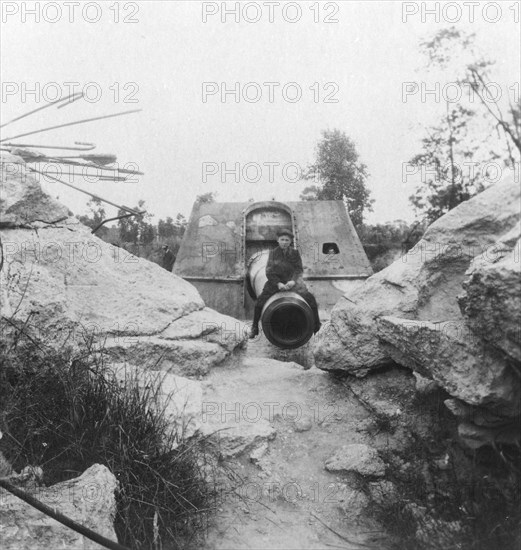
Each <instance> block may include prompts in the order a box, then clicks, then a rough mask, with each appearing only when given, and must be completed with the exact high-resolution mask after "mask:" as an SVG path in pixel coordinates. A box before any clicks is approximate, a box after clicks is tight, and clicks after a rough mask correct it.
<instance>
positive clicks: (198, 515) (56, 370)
mask: <svg viewBox="0 0 521 550" xmlns="http://www.w3.org/2000/svg"><path fill="white" fill-rule="evenodd" d="M10 325H11V326H12V325H14V323H13V321H12V320H10ZM2 328H3V329H5V327H2ZM20 328H21V330H22V331H24V332H23V333H22V332H18V333H17V334H16V337H14V338H7V339H4V341H3V343H2V344H1V345H0V363H1V365H2V366H1V368H0V402H1V403H2V405H1V411H0V412H1V419H2V422H1V424H2V425H1V429H2V432H3V438H2V439H1V440H0V450H1V451H2V453H3V454H4V455H5V456H6V458H7V459H8V460H9V461H10V462H11V464H12V465H13V467H14V468H15V470H21V469H22V468H24V467H25V466H27V465H32V466H40V467H41V468H42V469H43V472H44V478H43V481H44V483H45V484H47V485H49V484H53V483H57V482H59V481H63V480H66V479H72V478H74V477H77V476H78V475H80V474H81V473H82V472H83V471H84V470H86V469H87V468H89V467H90V466H91V465H93V464H96V463H98V464H103V465H105V466H107V467H108V468H109V470H110V471H111V472H112V473H113V474H114V475H115V476H116V478H117V479H118V482H119V489H118V492H117V494H116V501H117V515H116V520H115V529H116V533H117V535H118V538H119V540H120V542H122V543H124V544H127V545H128V546H130V547H132V548H181V547H182V548H186V547H187V544H189V541H190V540H192V539H193V538H194V537H195V536H196V534H198V533H200V532H201V527H202V526H203V525H205V524H206V520H207V517H206V511H207V510H208V509H209V507H210V503H211V502H212V499H213V497H214V491H213V490H212V487H211V484H210V483H209V482H208V480H207V478H206V476H205V474H204V471H206V470H207V468H208V464H209V462H210V460H208V459H209V456H208V455H207V454H206V451H205V448H204V445H203V444H202V442H201V441H200V440H197V439H193V440H190V441H187V440H183V439H182V435H180V434H178V433H175V432H173V431H172V428H171V426H170V425H169V423H168V421H167V419H166V417H165V411H164V408H163V409H161V407H160V406H159V399H158V395H157V387H156V385H155V384H151V385H149V386H148V387H147V388H146V389H143V388H140V386H139V383H138V380H137V379H136V377H128V378H126V379H125V381H124V383H121V382H118V381H117V380H116V379H115V377H113V376H110V374H109V372H108V369H107V367H106V365H105V364H104V360H103V357H104V356H103V350H102V349H94V346H93V345H92V344H91V343H89V342H88V341H87V342H85V344H82V345H81V346H79V348H80V349H79V350H78V346H76V347H75V350H76V351H73V348H72V347H66V346H64V347H62V348H61V349H56V348H51V347H49V346H47V345H45V344H44V343H43V342H42V341H41V340H39V339H36V338H33V337H30V336H28V335H26V331H27V327H26V326H25V327H20ZM180 438H181V439H180Z"/></svg>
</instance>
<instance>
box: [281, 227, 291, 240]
mask: <svg viewBox="0 0 521 550" xmlns="http://www.w3.org/2000/svg"><path fill="white" fill-rule="evenodd" d="M283 235H287V236H288V237H290V238H291V239H292V238H293V237H294V235H293V233H292V232H291V231H290V230H289V229H280V230H279V231H277V237H282V236H283Z"/></svg>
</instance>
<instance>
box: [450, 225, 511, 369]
mask: <svg viewBox="0 0 521 550" xmlns="http://www.w3.org/2000/svg"><path fill="white" fill-rule="evenodd" d="M519 237H520V229H519V224H518V225H517V226H516V228H514V230H513V231H511V232H510V234H509V235H507V236H505V238H504V239H503V240H502V242H501V245H500V246H498V250H496V251H494V252H495V255H494V256H493V257H491V258H489V261H485V260H484V259H483V258H478V259H476V260H474V262H472V264H471V266H470V268H469V271H468V272H467V273H468V275H469V278H468V279H466V280H465V281H464V282H463V288H464V290H465V292H464V293H463V294H462V296H460V297H459V304H460V307H461V311H462V313H463V315H464V316H465V318H466V321H467V324H468V326H469V327H470V328H471V329H472V331H473V332H474V333H475V334H477V335H479V336H480V337H481V338H482V339H483V340H485V341H486V342H487V343H488V344H489V345H491V346H493V347H495V348H497V349H499V350H501V351H503V352H504V353H505V354H506V355H507V356H509V357H511V358H512V359H514V360H515V361H517V362H520V361H521V264H520V253H521V239H520V238H519Z"/></svg>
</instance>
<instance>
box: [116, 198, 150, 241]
mask: <svg viewBox="0 0 521 550" xmlns="http://www.w3.org/2000/svg"><path fill="white" fill-rule="evenodd" d="M133 210H138V211H144V210H145V201H144V200H142V199H141V200H140V201H138V205H137V206H135V207H134V208H133ZM126 213H127V212H126V211H125V210H119V212H118V216H124V215H125V214H126ZM152 216H153V215H152V214H151V213H150V212H146V211H145V212H144V213H143V214H142V215H141V216H130V217H128V218H121V219H119V220H118V225H119V236H120V239H121V240H122V241H123V242H131V243H134V244H138V243H139V244H148V243H151V242H152V241H153V240H154V238H155V235H156V228H155V226H153V225H152V224H151V223H150V220H151V218H152Z"/></svg>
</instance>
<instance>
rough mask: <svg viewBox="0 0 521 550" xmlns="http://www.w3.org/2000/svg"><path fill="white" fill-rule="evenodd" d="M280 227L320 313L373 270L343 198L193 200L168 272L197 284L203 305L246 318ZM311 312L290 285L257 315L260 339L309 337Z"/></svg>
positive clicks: (294, 341) (292, 343) (287, 343)
mask: <svg viewBox="0 0 521 550" xmlns="http://www.w3.org/2000/svg"><path fill="white" fill-rule="evenodd" d="M280 229H289V230H291V231H292V233H293V234H294V235H295V239H294V246H295V247H296V248H297V249H298V250H299V252H300V255H301V257H302V263H303V267H304V274H303V280H304V282H305V284H306V286H307V287H308V289H309V291H310V292H312V293H313V294H314V296H315V298H316V299H317V302H318V305H319V308H320V311H321V317H322V318H327V317H328V316H329V315H328V314H329V311H330V310H331V308H332V307H333V305H334V304H335V303H336V302H337V301H338V299H339V298H340V297H341V296H342V295H343V294H344V293H345V292H346V291H347V290H349V288H350V287H351V286H352V285H355V284H358V283H359V281H360V280H363V279H366V278H367V277H369V276H370V275H371V274H372V270H371V266H370V263H369V260H368V259H367V256H366V254H365V252H364V249H363V247H362V244H361V243H360V240H359V238H358V235H357V234H356V231H355V229H354V227H353V224H352V223H351V220H350V219H349V216H348V214H347V211H346V209H345V206H344V204H343V202H342V201H302V202H288V203H281V202H276V201H265V202H257V203H252V202H246V203H233V202H224V203H218V202H212V203H203V204H200V203H196V204H195V205H194V207H193V210H192V213H191V215H190V221H189V223H188V227H187V229H186V232H185V235H184V237H183V242H182V243H181V248H180V249H179V252H178V254H177V258H176V262H175V264H174V270H173V271H174V273H175V274H176V275H179V276H180V277H183V278H184V279H186V280H187V281H188V282H190V283H192V284H193V285H194V286H195V287H196V288H197V290H198V291H199V293H200V295H201V297H202V298H203V300H204V302H205V304H206V305H207V306H208V307H211V308H213V309H215V310H217V311H219V312H221V313H224V314H226V315H230V316H232V317H235V318H237V319H243V320H244V319H252V317H253V307H254V304H255V299H256V297H257V296H258V294H259V293H260V292H261V291H262V287H263V286H264V282H265V281H266V275H265V267H266V262H267V255H268V251H269V250H270V249H271V248H274V247H275V246H277V232H278V231H279V230H280ZM310 319H312V317H311V310H310V308H309V306H308V304H307V303H306V302H305V300H304V299H303V298H301V296H299V295H298V294H296V293H294V292H280V293H277V294H275V295H274V296H272V297H271V298H270V299H269V300H268V302H267V303H266V305H265V306H264V309H263V313H262V318H261V320H262V328H263V331H264V334H265V335H266V338H267V339H268V340H269V341H270V342H271V343H272V344H274V345H276V346H278V347H280V348H285V349H291V348H296V347H299V346H301V345H303V344H304V343H306V342H307V341H308V340H309V338H310V337H311V336H312V334H313V331H312V328H313V322H312V321H310ZM234 329H235V327H227V328H226V330H234Z"/></svg>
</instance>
